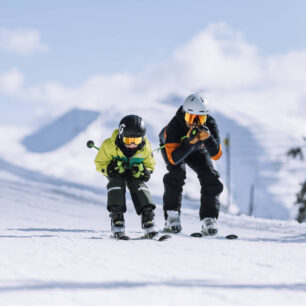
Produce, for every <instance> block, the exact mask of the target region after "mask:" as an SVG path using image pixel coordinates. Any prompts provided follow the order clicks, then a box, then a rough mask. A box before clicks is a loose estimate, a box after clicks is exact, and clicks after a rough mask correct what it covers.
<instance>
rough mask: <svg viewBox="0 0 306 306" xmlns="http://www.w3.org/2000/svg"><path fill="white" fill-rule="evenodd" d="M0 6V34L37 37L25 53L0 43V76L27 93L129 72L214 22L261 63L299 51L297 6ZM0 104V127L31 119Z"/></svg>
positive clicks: (192, 1) (14, 102) (304, 9)
mask: <svg viewBox="0 0 306 306" xmlns="http://www.w3.org/2000/svg"><path fill="white" fill-rule="evenodd" d="M0 6H1V8H0V31H1V30H2V34H3V33H5V32H3V31H12V32H13V31H22V30H34V31H37V32H38V33H39V35H40V38H39V41H40V47H41V48H40V49H39V50H38V49H37V50H36V51H32V52H29V53H28V54H20V53H19V54H18V53H17V52H14V51H12V50H6V49H5V48H4V47H3V46H2V48H1V43H0V76H1V74H4V73H6V72H7V71H10V70H12V69H17V70H18V71H21V72H22V73H23V74H24V76H25V80H24V82H25V84H26V85H27V86H31V85H35V84H38V83H41V82H49V81H52V82H58V83H61V84H63V85H65V86H78V85H79V84H81V83H82V82H84V81H85V80H86V79H88V78H90V77H91V76H93V75H98V74H103V75H112V74H114V73H123V72H127V73H130V74H133V73H137V72H139V71H142V70H143V69H144V67H147V66H149V65H154V63H159V62H161V61H163V60H166V59H167V58H169V57H170V56H171V54H172V53H173V52H174V51H175V50H176V49H177V48H178V47H180V46H181V45H183V44H185V43H186V42H188V40H190V39H191V38H192V37H193V36H194V35H196V34H197V33H199V32H201V31H202V30H203V29H205V28H206V27H207V26H208V25H209V24H212V23H216V22H224V23H226V24H228V25H229V26H230V27H231V28H232V29H234V30H235V31H237V32H238V33H241V34H242V35H243V37H244V39H245V40H246V41H247V42H248V43H249V44H251V45H254V46H256V48H257V50H258V52H259V53H261V54H263V55H264V56H269V55H276V54H282V53H286V52H288V51H290V50H302V49H306V37H305V33H306V21H305V13H306V1H303V0H291V1H283V0H278V1H276V0H268V1H261V0H259V1H245V0H244V1H243V0H231V1H226V0H214V1H203V0H202V1H196V0H186V1H178V0H177V1H174V0H163V1H161V0H155V1H148V0H147V1H146V0H143V1H130V0H125V1H102V0H101V1H97V0H95V1H93V0H89V1H80V0H57V1H56V0H53V1H39V0H36V1H34V0H27V1H16V0H10V1H1V4H0ZM0 33H1V32H0ZM203 52H205V50H203ZM0 99H1V102H0V103H1V114H0V124H7V123H19V124H27V123H30V122H31V120H33V118H34V117H33V116H32V110H33V108H34V107H35V103H34V102H32V101H30V100H28V101H21V100H22V99H20V98H16V97H13V96H10V95H7V94H5V93H3V92H2V93H1V91H0ZM16 109H18V110H19V111H18V112H17V113H16ZM18 113H19V114H18ZM20 113H22V116H21V115H20Z"/></svg>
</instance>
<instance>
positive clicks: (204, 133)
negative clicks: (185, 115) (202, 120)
mask: <svg viewBox="0 0 306 306" xmlns="http://www.w3.org/2000/svg"><path fill="white" fill-rule="evenodd" d="M209 137H210V131H209V128H208V127H207V126H205V125H201V126H200V127H199V133H198V138H199V140H201V141H204V140H206V139H207V138H209Z"/></svg>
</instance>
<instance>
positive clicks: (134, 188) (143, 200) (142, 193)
mask: <svg viewBox="0 0 306 306" xmlns="http://www.w3.org/2000/svg"><path fill="white" fill-rule="evenodd" d="M126 186H127V187H128V189H129V190H130V193H131V198H132V201H133V204H134V207H135V210H136V213H137V214H138V215H140V214H141V213H142V210H143V209H144V208H145V207H148V206H149V207H151V208H152V209H155V204H154V203H153V200H152V197H151V194H150V191H149V188H148V186H147V185H146V184H145V183H144V182H143V181H141V180H139V179H135V178H133V177H128V178H120V177H119V178H108V184H107V209H108V211H112V208H114V207H116V210H117V211H121V212H123V213H124V212H126V198H125V194H126Z"/></svg>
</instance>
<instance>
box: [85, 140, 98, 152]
mask: <svg viewBox="0 0 306 306" xmlns="http://www.w3.org/2000/svg"><path fill="white" fill-rule="evenodd" d="M87 147H88V148H89V149H91V148H95V149H96V150H98V151H99V148H98V147H96V146H95V143H94V142H93V141H92V140H88V141H87Z"/></svg>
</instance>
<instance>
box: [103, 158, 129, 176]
mask: <svg viewBox="0 0 306 306" xmlns="http://www.w3.org/2000/svg"><path fill="white" fill-rule="evenodd" d="M126 169H127V163H126V162H125V161H123V160H119V159H118V160H117V159H114V160H112V161H111V162H110V163H109V164H108V166H107V170H106V171H107V176H109V177H124V176H126V175H127V171H126Z"/></svg>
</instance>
